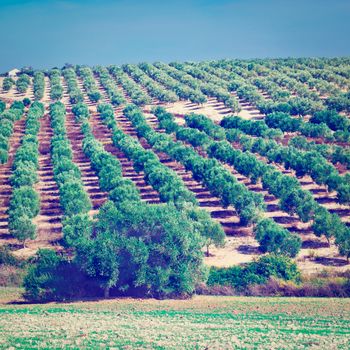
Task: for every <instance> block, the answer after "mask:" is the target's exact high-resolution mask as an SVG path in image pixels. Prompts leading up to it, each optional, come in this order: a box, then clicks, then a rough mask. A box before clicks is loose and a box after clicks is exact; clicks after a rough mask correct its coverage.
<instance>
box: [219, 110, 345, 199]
mask: <svg viewBox="0 0 350 350" xmlns="http://www.w3.org/2000/svg"><path fill="white" fill-rule="evenodd" d="M277 114H279V113H277ZM277 114H276V115H272V114H271V115H268V116H267V117H266V119H265V120H266V124H267V125H268V126H272V127H280V128H283V125H281V124H280V123H279V122H278V117H279V115H277ZM282 117H283V116H282ZM288 118H290V117H287V118H286V122H285V125H287V123H288ZM248 123H249V122H244V123H243V124H241V123H240V122H239V118H237V117H226V118H224V119H223V120H222V121H221V126H223V127H224V128H225V129H228V130H232V129H234V131H235V141H239V142H240V143H241V144H242V146H243V148H244V149H245V150H249V151H253V152H255V153H258V154H260V155H262V156H264V157H267V158H268V160H269V161H271V162H276V163H281V164H283V165H284V166H285V167H286V168H287V169H289V168H290V169H293V170H295V172H296V175H297V176H304V175H306V174H307V175H310V176H311V178H312V179H313V180H314V181H315V182H316V183H317V184H324V185H326V186H327V188H328V190H329V191H336V192H337V197H338V201H339V202H340V203H344V204H347V203H350V183H349V176H348V175H345V176H341V175H340V174H339V171H338V170H337V169H336V167H335V166H333V165H332V164H330V163H329V162H328V160H326V159H325V158H324V157H323V156H322V155H321V154H320V153H318V152H315V151H314V150H313V151H301V150H299V149H297V148H295V147H293V146H283V145H280V144H278V143H277V142H276V141H274V140H270V139H268V138H264V137H251V136H248V135H247V134H245V133H244V131H248V132H249V133H253V132H252V130H253V129H248V128H247V127H246V125H247V124H248ZM250 123H254V122H250ZM241 125H242V129H240V127H241ZM237 129H239V130H241V131H242V133H241V134H239V133H237V132H236V131H237ZM231 136H232V135H231ZM231 140H232V141H233V139H231Z"/></svg>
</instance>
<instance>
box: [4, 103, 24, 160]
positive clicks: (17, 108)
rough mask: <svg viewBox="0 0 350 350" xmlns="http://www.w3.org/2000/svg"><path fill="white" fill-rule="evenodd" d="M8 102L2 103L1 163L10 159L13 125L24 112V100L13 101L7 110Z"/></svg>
mask: <svg viewBox="0 0 350 350" xmlns="http://www.w3.org/2000/svg"><path fill="white" fill-rule="evenodd" d="M5 108H6V104H5V103H4V102H2V103H0V110H1V114H0V164H5V163H6V162H7V161H8V159H9V149H10V137H11V135H12V134H13V125H14V122H15V121H16V120H19V119H21V117H22V116H23V112H24V105H23V103H22V102H19V101H16V102H13V103H12V105H11V107H10V108H9V109H7V110H5Z"/></svg>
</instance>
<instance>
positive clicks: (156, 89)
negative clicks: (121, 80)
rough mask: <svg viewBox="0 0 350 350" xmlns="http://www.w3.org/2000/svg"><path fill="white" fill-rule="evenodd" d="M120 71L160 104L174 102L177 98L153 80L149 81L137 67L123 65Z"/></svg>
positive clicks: (173, 93)
mask: <svg viewBox="0 0 350 350" xmlns="http://www.w3.org/2000/svg"><path fill="white" fill-rule="evenodd" d="M122 69H123V70H124V72H125V73H127V74H128V75H129V76H130V77H131V78H132V79H134V80H135V81H136V82H137V83H139V84H140V85H141V86H143V87H144V88H145V89H146V90H147V92H148V94H149V95H150V96H151V97H153V98H155V99H157V100H158V101H160V102H176V101H178V97H177V95H176V94H175V92H173V91H172V90H167V89H165V88H164V86H162V85H160V84H159V83H157V82H156V81H154V80H153V79H151V78H150V77H149V76H148V75H147V74H146V73H145V72H143V71H142V70H141V69H140V68H139V67H138V66H136V65H132V64H125V65H123V66H122Z"/></svg>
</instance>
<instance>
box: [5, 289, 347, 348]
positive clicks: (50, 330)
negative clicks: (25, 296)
mask: <svg viewBox="0 0 350 350" xmlns="http://www.w3.org/2000/svg"><path fill="white" fill-rule="evenodd" d="M19 292H20V290H18V289H12V290H9V289H3V290H1V291H0V300H1V304H0V313H1V317H0V348H10V347H11V348H12V349H13V348H76V347H79V348H100V347H107V348H124V349H135V348H138V349H140V348H142V349H178V348H185V349H233V348H248V349H249V348H257V347H258V348H259V349H304V348H309V347H312V348H314V349H326V348H329V349H348V348H349V346H350V341H349V339H350V329H349V322H350V300H349V299H303V298H300V299H292V298H283V299H282V298H245V297H208V296H197V297H195V298H193V299H192V300H162V301H158V300H154V299H150V300H139V299H116V300H108V301H98V302H77V303H70V304H46V305H14V304H9V301H11V300H14V299H16V300H18V298H19ZM48 334H49V336H48Z"/></svg>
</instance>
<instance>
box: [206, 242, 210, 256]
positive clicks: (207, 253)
mask: <svg viewBox="0 0 350 350" xmlns="http://www.w3.org/2000/svg"><path fill="white" fill-rule="evenodd" d="M206 256H207V257H209V256H210V253H209V245H207V252H206Z"/></svg>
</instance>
